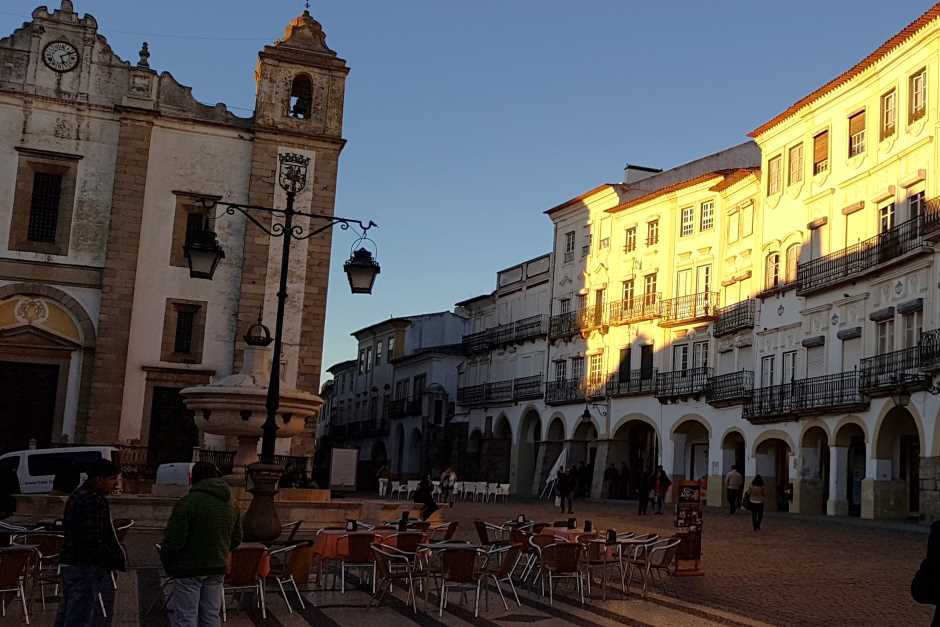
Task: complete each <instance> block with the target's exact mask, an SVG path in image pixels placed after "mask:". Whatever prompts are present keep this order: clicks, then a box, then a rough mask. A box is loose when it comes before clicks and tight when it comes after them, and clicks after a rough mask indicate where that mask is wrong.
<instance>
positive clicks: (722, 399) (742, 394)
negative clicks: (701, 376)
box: [705, 370, 754, 407]
mask: <svg viewBox="0 0 940 627" xmlns="http://www.w3.org/2000/svg"><path fill="white" fill-rule="evenodd" d="M753 391H754V372H753V371H751V370H741V371H739V372H729V373H728V374H720V375H718V376H717V377H712V378H711V379H709V380H708V386H707V387H706V388H705V401H706V402H707V403H708V404H709V405H713V406H715V407H723V406H727V405H736V404H738V403H744V402H747V400H748V399H750V398H751V393H752V392H753Z"/></svg>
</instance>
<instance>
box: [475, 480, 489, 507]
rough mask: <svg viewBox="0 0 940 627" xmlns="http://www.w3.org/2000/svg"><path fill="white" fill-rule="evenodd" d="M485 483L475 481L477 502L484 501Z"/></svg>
mask: <svg viewBox="0 0 940 627" xmlns="http://www.w3.org/2000/svg"><path fill="white" fill-rule="evenodd" d="M487 485H488V484H487V483H486V481H477V502H478V503H482V502H483V501H484V500H485V499H486V488H487Z"/></svg>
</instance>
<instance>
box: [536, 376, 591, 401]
mask: <svg viewBox="0 0 940 627" xmlns="http://www.w3.org/2000/svg"><path fill="white" fill-rule="evenodd" d="M545 402H546V403H547V404H549V405H561V404H563V403H578V402H582V403H583V402H584V386H583V385H582V381H581V380H580V379H558V380H555V381H549V382H548V383H546V384H545Z"/></svg>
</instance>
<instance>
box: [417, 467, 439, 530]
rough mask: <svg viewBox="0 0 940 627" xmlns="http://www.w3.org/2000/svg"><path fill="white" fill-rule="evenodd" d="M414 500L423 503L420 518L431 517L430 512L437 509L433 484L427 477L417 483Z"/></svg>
mask: <svg viewBox="0 0 940 627" xmlns="http://www.w3.org/2000/svg"><path fill="white" fill-rule="evenodd" d="M414 502H415V503H420V504H421V505H423V507H422V508H421V520H427V519H428V518H430V517H431V514H433V513H434V512H436V511H437V502H436V501H435V500H434V485H433V484H432V483H431V480H430V479H428V478H427V477H425V478H424V479H422V480H421V483H419V484H418V489H417V490H415V495H414Z"/></svg>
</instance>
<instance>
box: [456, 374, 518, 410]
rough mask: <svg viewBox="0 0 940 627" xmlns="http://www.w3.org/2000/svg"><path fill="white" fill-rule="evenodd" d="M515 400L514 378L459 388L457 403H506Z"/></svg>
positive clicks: (468, 404)
mask: <svg viewBox="0 0 940 627" xmlns="http://www.w3.org/2000/svg"><path fill="white" fill-rule="evenodd" d="M512 400H513V380H512V379H506V380H504V381H491V382H489V383H481V384H479V385H468V386H464V387H460V388H457V403H458V404H460V405H464V406H468V407H469V406H472V405H488V404H491V403H505V402H509V401H512Z"/></svg>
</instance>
